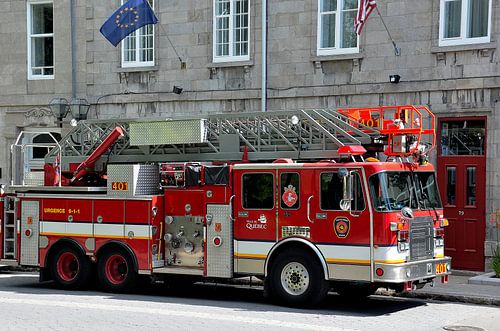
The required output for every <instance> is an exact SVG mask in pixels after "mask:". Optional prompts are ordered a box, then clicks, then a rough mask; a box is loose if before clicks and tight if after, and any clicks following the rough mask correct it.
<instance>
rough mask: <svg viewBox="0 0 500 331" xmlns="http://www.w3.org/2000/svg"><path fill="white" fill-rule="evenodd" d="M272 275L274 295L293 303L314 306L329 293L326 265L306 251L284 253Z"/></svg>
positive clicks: (273, 268)
mask: <svg viewBox="0 0 500 331" xmlns="http://www.w3.org/2000/svg"><path fill="white" fill-rule="evenodd" d="M274 261H275V262H274V266H273V267H272V269H271V273H270V275H269V277H270V279H269V287H270V290H271V295H272V296H273V297H275V299H277V300H278V301H279V302H281V303H284V304H287V305H291V306H305V305H307V306H312V305H315V304H317V303H319V302H321V301H322V300H323V299H324V298H325V296H326V294H327V292H328V282H327V281H326V280H325V279H324V272H323V268H322V267H321V265H320V263H319V262H317V259H316V258H314V257H313V256H311V255H310V254H308V253H306V252H304V251H295V252H283V253H281V254H280V255H279V256H277V257H276V259H275V260H274Z"/></svg>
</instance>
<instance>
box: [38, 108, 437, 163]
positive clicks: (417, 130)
mask: <svg viewBox="0 0 500 331" xmlns="http://www.w3.org/2000/svg"><path fill="white" fill-rule="evenodd" d="M424 109H425V110H426V111H424ZM424 115H425V116H429V115H432V113H430V111H428V109H426V108H424V107H414V106H401V107H380V108H369V109H367V108H363V109H354V110H347V109H342V110H338V111H335V110H317V109H312V110H300V111H280V112H267V113H234V114H214V115H206V116H203V117H198V118H182V119H167V120H120V121H119V120H103V121H97V120H89V121H81V122H79V123H78V125H77V126H76V127H75V128H74V129H73V130H72V131H71V132H70V133H69V134H68V135H66V136H65V137H64V138H63V139H62V140H61V141H60V142H59V144H60V146H61V152H62V153H61V154H62V155H61V158H62V160H64V163H66V164H67V163H73V164H75V163H79V162H82V161H83V160H84V159H85V158H87V157H88V156H89V155H91V154H92V153H93V152H94V150H95V149H96V148H98V146H100V145H101V144H102V143H103V142H104V141H105V140H106V138H107V137H108V136H109V135H110V133H111V132H113V130H115V129H116V128H117V127H119V128H121V129H123V138H121V139H118V140H117V141H116V142H115V143H114V144H113V145H112V147H111V148H110V149H109V151H107V152H106V154H105V156H106V157H107V158H108V160H109V162H112V163H131V162H186V161H241V160H244V161H264V160H275V159H278V158H292V159H296V160H306V159H333V158H339V157H344V156H349V155H353V154H354V155H355V154H363V153H364V152H366V150H365V148H370V149H371V150H376V151H384V150H385V151H386V153H387V154H388V155H394V154H398V153H400V154H405V155H409V154H410V152H409V150H404V146H403V147H397V148H395V147H394V145H395V141H397V140H398V139H399V137H403V136H406V135H409V134H410V135H415V136H417V141H418V142H420V140H421V136H422V135H424V134H430V130H432V131H433V130H434V122H433V117H432V128H431V129H429V130H427V129H426V130H424V129H423V128H422V127H419V126H417V125H416V124H417V122H419V123H420V124H422V123H424V120H425V119H424V117H425V116H424ZM413 122H415V125H414V124H413ZM375 123H377V125H375ZM401 123H402V124H401ZM410 123H412V126H411V127H408V128H406V127H405V126H406V125H409V124H410ZM434 139H435V138H434ZM386 141H388V143H389V146H388V147H387V146H386V147H384V145H385V142H386ZM399 143H400V144H402V143H404V142H399ZM417 146H418V143H417ZM398 148H399V150H398ZM403 150H404V151H403ZM387 151H388V152H387ZM57 154H58V150H57V148H56V149H54V150H52V151H51V152H50V153H49V154H48V157H47V159H46V160H47V161H48V162H53V160H54V159H55V157H56V156H57Z"/></svg>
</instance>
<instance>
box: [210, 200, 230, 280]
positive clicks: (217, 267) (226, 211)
mask: <svg viewBox="0 0 500 331" xmlns="http://www.w3.org/2000/svg"><path fill="white" fill-rule="evenodd" d="M230 212H231V207H230V206H229V205H207V276H208V277H221V278H229V277H232V276H233V223H232V221H231V218H230ZM210 220H211V221H210ZM208 223H210V224H208ZM217 236H219V237H221V238H222V245H220V246H219V247H216V246H215V245H214V243H213V240H214V238H215V237H217Z"/></svg>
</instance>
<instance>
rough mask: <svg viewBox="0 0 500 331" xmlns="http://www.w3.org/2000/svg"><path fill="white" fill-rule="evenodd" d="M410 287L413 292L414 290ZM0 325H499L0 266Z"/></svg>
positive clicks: (438, 313)
mask: <svg viewBox="0 0 500 331" xmlns="http://www.w3.org/2000/svg"><path fill="white" fill-rule="evenodd" d="M415 293H416V292H415ZM0 323H1V324H0V329H1V330H16V331H17V330H33V329H35V330H67V329H71V330H136V329H140V330H141V331H142V330H189V331H191V330H195V331H196V330H200V331H207V330H314V331H316V330H318V331H321V330H332V331H336V330H363V331H364V330H367V331H368V330H390V329H396V328H397V330H398V331H406V330H408V331H417V330H425V331H437V330H444V329H443V328H444V327H446V328H447V329H448V330H461V331H464V330H467V331H473V330H474V331H480V330H487V331H500V309H499V308H498V307H497V306H488V305H478V304H474V305H471V304H465V303H460V302H458V303H457V302H443V301H434V300H422V299H418V298H403V297H391V296H381V295H374V296H371V297H369V298H368V299H366V300H362V301H359V302H346V301H344V300H342V298H341V297H339V296H337V295H335V294H334V293H330V294H329V295H328V298H327V300H326V301H325V302H323V303H322V304H321V305H319V306H318V307H314V308H313V309H296V308H288V307H281V306H276V305H273V304H271V303H270V302H269V300H267V299H266V298H264V297H263V295H262V289H261V288H260V287H249V286H238V285H233V286H226V285H217V284H196V285H194V286H192V287H177V288H175V286H174V288H173V289H172V288H170V289H169V288H167V287H165V286H164V284H153V285H144V286H141V287H140V288H138V289H137V290H136V291H134V292H133V293H129V294H110V293H104V292H101V291H100V290H99V289H98V288H91V289H89V290H87V291H62V290H58V289H56V288H55V287H54V286H53V284H52V283H50V282H46V283H38V275H37V274H36V273H19V272H8V271H3V272H0Z"/></svg>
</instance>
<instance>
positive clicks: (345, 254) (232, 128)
mask: <svg viewBox="0 0 500 331" xmlns="http://www.w3.org/2000/svg"><path fill="white" fill-rule="evenodd" d="M434 122H435V118H434V115H433V114H432V113H431V111H430V110H429V109H428V108H426V107H421V106H412V105H407V106H388V107H374V108H358V109H337V110H325V109H310V110H300V111H280V112H268V113H234V114H214V115H206V116H202V117H191V118H176V119H135V120H88V121H81V122H79V123H77V125H76V126H75V127H74V128H73V129H72V130H71V131H69V133H68V134H67V135H66V136H65V137H63V138H62V139H61V140H60V141H57V140H56V139H54V144H53V145H54V148H52V149H51V150H50V152H49V153H48V154H47V156H46V157H45V165H44V168H43V171H39V172H36V173H35V172H26V171H25V169H24V167H23V166H22V164H23V162H24V158H25V157H27V155H29V152H28V151H29V149H30V148H35V147H37V145H36V144H25V143H24V141H25V140H24V139H23V135H24V134H25V133H24V132H21V133H20V135H19V137H18V139H17V141H16V142H15V143H14V144H13V145H12V169H13V171H12V183H11V185H9V187H8V188H5V189H4V190H2V191H1V194H0V211H1V213H0V219H1V222H0V223H1V225H0V231H1V239H0V263H1V264H4V265H5V264H7V265H15V266H25V267H37V268H39V270H40V279H41V280H50V279H51V280H53V281H54V282H55V284H56V285H57V286H58V287H60V288H63V289H80V288H85V286H86V285H88V284H89V282H90V281H91V280H93V279H96V278H97V279H98V280H99V282H100V284H101V286H102V287H103V288H104V289H105V290H108V291H125V290H127V289H129V288H130V287H132V286H134V285H136V284H137V283H138V282H141V281H144V278H146V277H142V276H150V277H152V278H163V279H164V281H165V282H167V283H170V284H171V285H172V283H173V285H174V286H185V285H184V284H186V283H188V282H189V281H215V282H226V281H231V280H233V279H235V278H240V277H248V276H253V277H256V278H259V279H261V280H262V281H263V284H264V288H265V293H266V294H269V295H270V296H271V297H272V298H274V299H276V300H278V301H279V302H281V303H284V304H288V305H313V304H315V303H318V302H319V301H321V300H322V299H323V298H324V297H325V296H326V294H327V292H328V291H329V290H331V289H332V290H333V291H336V292H337V293H339V294H340V295H343V296H346V297H349V298H357V297H362V296H367V295H370V294H373V293H374V292H375V290H376V289H377V288H379V287H385V288H392V289H395V290H396V291H411V290H413V289H415V288H420V287H422V286H424V285H426V284H431V285H432V284H433V283H434V282H435V281H436V279H437V278H439V279H440V281H441V282H447V279H448V275H449V273H450V269H451V259H450V258H449V257H446V256H444V227H445V226H446V225H447V224H448V221H447V220H446V219H445V218H444V217H443V209H442V205H441V200H440V196H439V192H438V187H437V181H436V174H435V170H434V167H433V166H432V164H431V163H429V162H428V155H429V152H431V151H432V150H433V148H434V146H435V140H436V135H435V127H434ZM94 276H97V277H94ZM183 280H188V281H187V282H184V281H183ZM176 282H178V284H179V285H176Z"/></svg>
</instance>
